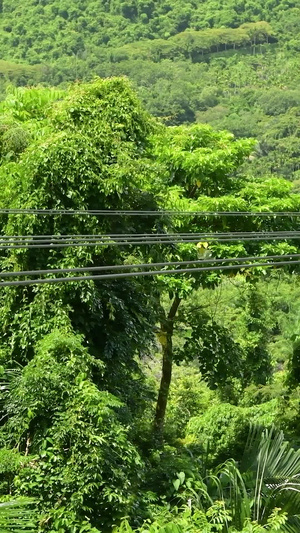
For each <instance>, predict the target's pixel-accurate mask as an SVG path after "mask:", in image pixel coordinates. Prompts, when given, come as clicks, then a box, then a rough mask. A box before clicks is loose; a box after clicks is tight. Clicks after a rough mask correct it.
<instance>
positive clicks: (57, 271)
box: [0, 254, 300, 278]
mask: <svg viewBox="0 0 300 533" xmlns="http://www.w3.org/2000/svg"><path fill="white" fill-rule="evenodd" d="M287 257H289V258H294V257H300V254H285V255H264V256H255V255H254V256H248V257H226V258H217V259H216V258H210V259H195V260H190V261H168V262H162V263H135V264H130V265H126V264H123V265H110V266H109V265H108V266H91V267H78V268H52V269H45V270H21V271H16V272H0V278H8V277H20V276H41V275H46V274H67V273H72V272H98V271H105V270H128V269H132V268H154V267H155V268H156V267H167V266H176V265H177V266H179V265H198V264H210V263H229V262H233V261H234V262H243V261H255V260H256V261H257V260H271V259H272V260H274V259H283V258H287ZM272 264H273V263H272ZM274 264H278V263H274ZM166 272H168V271H166Z"/></svg>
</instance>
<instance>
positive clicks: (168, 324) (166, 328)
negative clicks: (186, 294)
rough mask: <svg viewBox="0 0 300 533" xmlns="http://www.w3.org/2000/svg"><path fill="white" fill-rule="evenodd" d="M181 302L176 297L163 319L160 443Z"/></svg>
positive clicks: (157, 423)
mask: <svg viewBox="0 0 300 533" xmlns="http://www.w3.org/2000/svg"><path fill="white" fill-rule="evenodd" d="M180 302H181V299H180V298H179V296H177V295H176V296H175V298H174V300H173V303H172V305H171V308H170V311H169V313H168V315H165V316H164V317H163V318H162V320H161V325H160V333H159V341H160V343H161V346H162V353H163V365H162V375H161V381H160V388H159V393H158V399H157V404H156V412H155V419H154V433H155V434H156V436H157V437H158V439H159V440H160V441H162V438H163V431H164V423H165V414H166V408H167V402H168V396H169V390H170V384H171V378H172V366H173V332H174V318H175V316H176V313H177V310H178V307H179V304H180Z"/></svg>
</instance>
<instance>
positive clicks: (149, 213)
mask: <svg viewBox="0 0 300 533" xmlns="http://www.w3.org/2000/svg"><path fill="white" fill-rule="evenodd" d="M0 214H3V215H46V216H47V215H92V216H200V217H211V216H214V217H222V216H226V217H231V216H233V217H236V216H251V217H252V216H262V217H265V216H266V217H274V216H275V217H285V216H287V217H299V216H300V212H299V211H273V212H270V211H176V210H174V211H171V210H161V211H159V210H157V211H151V210H150V211H143V210H136V211H135V210H132V211H130V210H122V209H119V210H113V209H0Z"/></svg>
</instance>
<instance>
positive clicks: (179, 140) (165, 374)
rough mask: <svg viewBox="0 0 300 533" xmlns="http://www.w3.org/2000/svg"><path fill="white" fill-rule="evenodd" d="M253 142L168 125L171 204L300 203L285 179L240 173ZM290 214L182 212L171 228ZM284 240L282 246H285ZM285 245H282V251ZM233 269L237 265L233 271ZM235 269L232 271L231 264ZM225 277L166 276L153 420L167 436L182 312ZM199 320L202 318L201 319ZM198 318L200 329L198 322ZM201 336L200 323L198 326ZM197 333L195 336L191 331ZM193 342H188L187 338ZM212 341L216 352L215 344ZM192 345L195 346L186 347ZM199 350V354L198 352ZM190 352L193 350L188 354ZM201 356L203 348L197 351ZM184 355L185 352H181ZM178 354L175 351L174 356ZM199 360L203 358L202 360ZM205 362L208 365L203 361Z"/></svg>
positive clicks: (273, 223) (239, 250) (255, 248)
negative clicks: (191, 296) (193, 295)
mask: <svg viewBox="0 0 300 533" xmlns="http://www.w3.org/2000/svg"><path fill="white" fill-rule="evenodd" d="M252 149H253V141H251V140H247V139H246V140H242V141H241V140H237V139H235V138H234V136H233V135H232V134H230V133H226V132H216V131H214V130H212V129H211V128H210V127H209V126H203V125H195V126H191V127H188V126H179V127H170V128H167V129H166V130H164V132H163V133H162V135H161V136H160V137H159V138H158V137H156V138H155V152H156V154H157V157H158V159H159V160H160V161H161V163H162V165H163V168H164V170H165V176H166V178H165V179H166V181H167V183H168V185H169V187H168V195H167V198H166V201H165V204H164V205H165V207H166V208H168V209H174V210H177V211H178V210H180V209H182V210H187V211H189V210H190V211H196V210H200V211H217V210H218V211H232V210H234V211H253V210H254V211H261V210H262V211H265V210H266V209H267V210H270V211H271V210H283V209H291V210H292V209H294V208H295V206H298V205H299V197H298V196H293V195H291V194H290V190H291V186H290V184H288V183H287V182H285V181H284V180H280V179H268V180H265V181H264V180H261V181H260V182H254V181H253V180H251V179H250V180H249V179H248V180H246V179H245V178H243V177H241V176H239V175H238V174H237V169H238V167H239V166H240V165H241V163H242V162H243V160H244V159H245V158H246V157H248V156H249V155H250V153H251V150H252ZM293 224H294V223H293V220H292V218H291V219H284V218H283V219H274V218H272V217H270V219H267V220H265V219H264V220H262V219H260V218H259V217H258V218H256V217H243V218H239V217H227V218H226V217H225V218H224V217H214V216H213V217H206V218H203V217H195V216H191V217H184V218H180V217H178V218H176V219H175V220H174V221H173V229H174V230H175V229H180V231H183V232H186V231H190V232H193V231H195V232H209V231H211V232H218V231H221V232H224V231H237V230H238V231H254V230H261V229H262V228H268V229H274V230H275V229H285V228H288V227H290V228H291V227H293ZM282 246H283V248H282ZM283 249H286V250H289V249H292V250H295V248H294V247H292V248H290V247H289V245H288V244H284V245H280V244H278V242H277V241H275V242H274V243H272V246H271V247H270V245H268V244H266V243H260V244H257V243H253V242H250V243H249V242H244V243H243V242H242V240H241V241H240V242H238V243H234V244H232V245H231V244H227V243H226V244H222V243H220V244H215V243H212V244H208V243H199V244H198V246H195V245H188V244H184V245H179V246H177V247H176V250H174V251H173V252H171V253H170V256H169V257H176V258H177V259H178V257H180V258H181V259H185V260H189V261H191V263H192V261H193V260H195V259H197V258H199V257H201V255H202V253H203V251H204V252H205V253H206V254H208V256H211V257H219V258H222V257H233V258H234V257H235V256H241V257H242V256H247V255H256V254H258V255H259V254H261V255H265V254H266V253H270V251H271V250H273V253H275V250H279V253H283V252H282V250H283ZM280 250H281V251H280ZM227 272H228V273H229V275H232V272H231V271H227ZM233 272H234V271H233ZM220 279H221V276H220V274H218V273H211V274H209V273H208V274H206V273H200V274H197V273H193V274H192V275H189V274H187V275H183V276H181V277H180V278H179V277H177V278H176V279H175V278H168V279H165V280H164V283H165V289H166V290H167V291H168V293H169V298H170V306H169V307H167V306H166V305H164V304H162V305H161V320H160V323H161V326H160V333H159V340H160V342H161V348H162V356H163V364H162V376H161V384H160V389H159V394H158V401H157V406H156V415H155V421H154V428H155V432H156V433H157V434H158V436H159V437H160V438H162V435H163V427H164V419H165V413H166V406H167V400H168V394H169V387H170V382H171V376H172V365H173V362H174V351H173V346H172V338H173V333H174V324H175V321H176V319H177V312H178V309H179V306H180V303H181V301H182V299H183V298H184V297H185V295H186V294H188V293H190V292H192V291H193V290H194V289H195V288H198V287H200V286H206V285H207V284H208V285H214V284H217V283H218V282H219V280H220ZM200 322H201V320H200ZM197 327H198V326H197V324H196V328H197ZM197 331H198V333H197V334H198V336H199V328H198V330H197ZM192 338H193V335H192ZM187 344H188V343H187ZM213 349H214V348H213V345H211V353H212V351H213ZM187 352H189V350H187ZM195 355H196V354H195ZM187 356H188V357H190V353H189V354H187ZM198 356H199V357H200V358H201V350H200V353H198ZM181 357H183V355H182V354H181ZM175 360H176V358H175ZM200 366H201V365H200ZM204 367H205V365H203V364H202V368H204ZM235 370H237V368H236V367H235V366H233V367H232V366H231V365H227V369H226V366H224V365H223V366H222V376H219V377H220V379H222V380H224V378H225V377H226V376H225V375H224V371H225V373H226V371H227V372H228V373H230V372H232V371H235Z"/></svg>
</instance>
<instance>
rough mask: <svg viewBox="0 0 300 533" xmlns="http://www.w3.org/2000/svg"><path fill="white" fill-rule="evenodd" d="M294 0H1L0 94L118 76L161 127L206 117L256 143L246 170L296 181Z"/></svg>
mask: <svg viewBox="0 0 300 533" xmlns="http://www.w3.org/2000/svg"><path fill="white" fill-rule="evenodd" d="M299 20H300V4H299V2H298V1H293V2H292V1H285V0H274V1H268V2H261V1H260V0H256V1H243V2H223V1H221V0H218V1H211V0H206V1H201V2H188V3H187V2H183V1H182V0H172V1H169V2H166V1H159V2H158V1H157V2H153V1H151V0H149V1H145V0H141V1H140V0H124V1H119V0H114V1H111V2H108V1H104V0H103V1H97V2H96V1H92V0H85V1H81V2H78V1H76V0H68V1H66V2H64V3H62V2H61V1H59V2H58V1H54V0H51V1H46V0H43V1H38V2H37V1H36V0H29V1H28V2H26V4H24V3H22V2H20V1H19V0H14V1H10V2H7V1H6V0H3V1H2V2H1V14H0V46H1V51H2V56H1V58H2V61H1V62H0V73H1V87H2V94H3V95H4V93H5V86H6V85H7V83H8V82H12V83H14V84H17V85H24V84H28V83H29V84H37V83H42V84H48V85H49V84H50V85H61V84H63V85H64V84H65V83H67V82H70V81H73V80H76V79H91V78H92V77H93V76H94V75H98V76H101V77H106V76H112V75H124V74H125V75H126V76H129V78H130V79H131V80H133V81H134V83H135V86H136V87H137V89H138V93H139V96H140V98H141V99H142V101H143V103H144V105H145V107H146V108H147V109H148V110H149V111H150V112H151V113H152V114H153V115H156V116H159V117H162V118H163V119H164V120H166V121H167V123H169V124H180V123H185V122H195V121H197V122H200V123H203V122H206V123H209V124H212V125H213V126H214V127H216V128H220V129H224V128H225V129H229V130H230V131H233V132H234V133H235V135H237V136H238V137H249V136H250V137H252V136H253V137H255V138H256V139H258V141H259V144H258V146H257V149H256V152H255V158H254V159H253V160H252V161H251V162H248V163H247V165H246V169H245V171H246V172H247V173H249V174H256V175H260V176H263V175H266V174H269V173H276V174H277V175H280V176H284V177H286V178H287V179H290V180H293V181H294V182H295V188H296V190H297V187H298V183H297V182H298V180H299V176H298V173H299V165H298V157H299V131H298V129H299V128H298V118H297V117H298V115H299V108H300V95H299V80H300V73H299V61H298V59H297V52H298V51H299V47H300V41H299V38H298V34H299V24H300V23H299Z"/></svg>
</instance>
